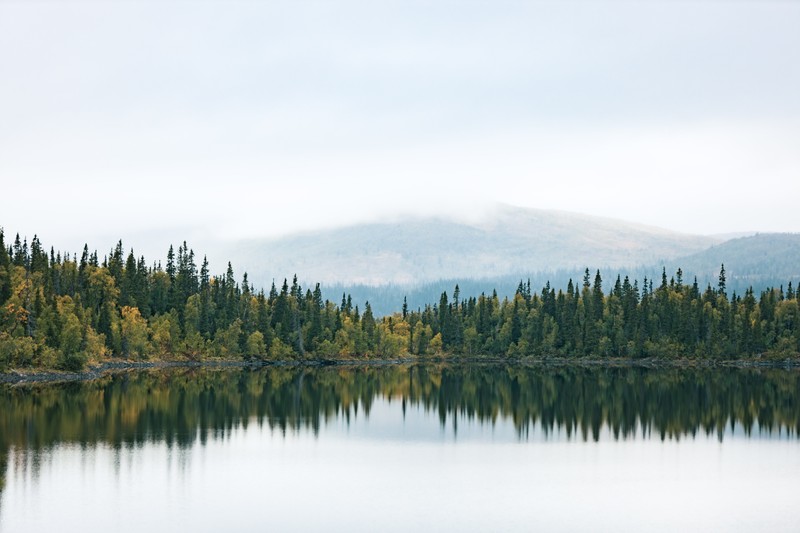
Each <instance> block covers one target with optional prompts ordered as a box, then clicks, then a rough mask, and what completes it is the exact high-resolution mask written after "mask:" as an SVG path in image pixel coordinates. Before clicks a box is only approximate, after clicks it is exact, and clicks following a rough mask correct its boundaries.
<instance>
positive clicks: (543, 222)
mask: <svg viewBox="0 0 800 533" xmlns="http://www.w3.org/2000/svg"><path fill="white" fill-rule="evenodd" d="M720 242H721V241H720V240H719V239H716V238H714V237H709V236H703V235H691V234H683V233H678V232H673V231H670V230H667V229H664V228H658V227H655V226H647V225H644V224H638V223H633V222H626V221H621V220H617V219H611V218H604V217H597V216H593V215H585V214H580V213H570V212H567V211H550V210H543V209H530V208H521V207H513V206H508V205H499V206H497V207H496V208H495V209H494V210H493V211H492V212H490V213H489V214H488V215H485V216H483V217H481V218H477V219H475V218H474V219H473V220H471V221H464V220H461V221H459V220H454V219H452V218H448V217H443V216H432V217H408V218H406V219H402V220H397V219H395V220H393V221H390V222H374V223H362V224H356V225H351V226H347V227H342V228H336V229H331V230H321V231H311V232H303V233H301V234H296V235H292V236H287V237H282V238H277V239H251V240H248V241H239V242H237V243H235V244H234V245H232V246H231V247H230V248H229V250H228V251H227V254H228V256H229V257H231V259H233V260H234V261H235V264H239V265H241V266H242V267H244V268H245V269H246V270H247V271H248V273H249V274H250V278H251V279H252V280H253V281H254V282H256V281H258V282H261V283H264V284H268V283H269V282H270V281H272V279H275V278H276V277H277V278H282V277H285V276H287V275H291V274H297V276H298V278H300V279H301V280H308V281H312V280H313V281H315V282H317V281H318V282H321V283H325V284H332V283H350V284H356V283H359V284H365V285H383V284H387V283H401V284H409V285H411V284H415V283H425V282H429V281H434V280H437V279H449V278H480V277H486V276H494V275H498V274H512V273H515V272H535V271H543V270H554V269H562V268H583V267H585V266H587V265H588V266H591V267H597V268H600V267H604V268H608V267H610V268H621V267H626V266H636V265H646V264H650V263H653V262H656V261H660V260H669V259H672V258H676V257H679V256H682V255H687V254H690V253H694V252H700V251H702V250H705V249H707V248H709V247H711V246H713V245H714V244H719V243H720Z"/></svg>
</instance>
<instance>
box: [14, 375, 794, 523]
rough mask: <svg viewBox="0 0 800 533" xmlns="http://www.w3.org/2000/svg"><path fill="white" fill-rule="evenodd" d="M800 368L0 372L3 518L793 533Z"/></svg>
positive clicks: (67, 520) (19, 520)
mask: <svg viewBox="0 0 800 533" xmlns="http://www.w3.org/2000/svg"><path fill="white" fill-rule="evenodd" d="M798 400H800V373H798V372H796V371H782V370H768V371H764V370H762V371H754V370H699V371H695V370H642V369H581V368H555V369H554V368H525V367H498V366H472V367H463V366H446V365H443V366H389V367H369V368H349V369H344V368H339V367H333V368H318V369H309V368H305V369H303V368H269V369H262V370H257V371H241V370H208V369H205V370H197V369H191V370H190V369H180V370H174V369H173V370H169V371H157V372H132V373H128V374H118V375H114V376H111V377H107V378H105V379H102V380H98V381H93V382H89V383H72V384H58V385H44V386H41V385H39V386H17V387H10V386H5V387H3V388H0V476H2V477H0V531H3V532H26V531H48V530H50V531H60V532H67V531H81V532H87V531H136V532H140V531H148V532H159V531H307V530H310V531H408V530H413V529H416V530H418V531H431V530H432V531H512V530H516V531H531V530H541V531H551V530H556V531H558V530H565V531H642V530H647V531H677V530H693V531H798V530H800V438H799V437H798V434H799V433H800V402H798Z"/></svg>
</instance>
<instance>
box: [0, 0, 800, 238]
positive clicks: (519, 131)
mask: <svg viewBox="0 0 800 533" xmlns="http://www.w3.org/2000/svg"><path fill="white" fill-rule="evenodd" d="M798 28H800V2H797V1H791V0H784V1H764V0H758V1H725V0H717V1H691V0H684V1H681V0H668V1H650V0H639V1H635V2H633V1H630V2H628V1H603V0H597V1H588V0H587V1H559V2H555V1H552V2H524V1H504V0H493V1H485V2H482V1H481V2H479V1H458V2H456V1H452V2H451V1H434V0H426V1H414V0H410V1H409V0H403V1H379V0H371V1H367V0H364V1H335V0H329V1H303V0H292V1H290V0H286V1H268V0H264V1H258V0H251V1H213V0H186V1H174V0H173V1H142V0H95V1H76V0H60V1H55V0H54V1H43V0H35V1H34V0H0V185H2V189H0V190H2V193H1V194H2V201H0V225H2V226H4V227H5V228H6V231H7V232H16V231H20V232H23V233H26V234H28V236H31V235H32V234H33V233H38V234H39V235H40V236H41V237H42V238H43V239H44V240H45V242H46V243H52V244H55V245H57V246H59V247H61V248H70V249H72V248H74V247H76V246H78V244H76V243H83V242H84V241H87V240H88V241H89V242H90V243H91V242H93V239H101V238H105V237H109V236H114V237H115V238H116V236H119V237H122V238H123V239H125V238H126V237H127V236H128V235H151V236H153V238H154V239H157V238H160V239H167V241H170V240H171V241H175V242H176V241H178V240H179V239H183V238H184V237H186V238H189V239H192V238H193V237H198V236H205V237H208V236H217V237H226V238H228V237H253V236H259V235H278V234H283V233H288V232H294V231H298V230H303V229H309V228H317V227H323V226H328V225H342V224H346V223H349V222H355V221H361V220H372V219H375V218H376V217H384V216H397V215H399V214H403V213H415V214H419V213H431V212H443V213H455V214H457V215H461V216H463V215H465V214H466V213H469V212H471V211H472V210H475V209H478V208H479V206H481V205H482V204H485V203H489V202H494V201H501V202H507V203H511V204H515V205H521V206H529V207H540V208H548V209H562V210H571V211H579V212H584V213H589V214H595V215H602V216H613V217H616V218H622V219H627V220H632V221H637V222H642V223H646V224H652V225H658V226H662V227H666V228H669V229H673V230H678V231H685V232H697V233H719V232H734V231H743V230H760V231H800V97H798V95H800V31H798ZM148 232H149V233H148ZM104 242H105V241H104ZM98 244H100V243H98Z"/></svg>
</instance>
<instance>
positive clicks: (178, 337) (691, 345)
mask: <svg viewBox="0 0 800 533" xmlns="http://www.w3.org/2000/svg"><path fill="white" fill-rule="evenodd" d="M198 263H199V265H198ZM798 304H799V302H798V293H797V292H796V291H795V289H794V288H793V287H792V284H791V283H789V284H788V285H787V286H786V288H785V289H784V287H779V288H763V289H759V290H758V292H756V291H755V290H754V289H752V288H751V289H748V290H747V291H745V293H744V294H736V293H731V294H729V293H728V290H727V288H726V280H725V269H724V266H723V267H722V268H721V271H720V275H719V281H718V283H717V285H716V286H713V287H712V286H710V285H709V286H706V287H700V286H698V284H697V281H696V280H685V279H683V275H682V272H681V270H680V269H679V270H678V271H677V272H676V273H674V274H670V275H668V274H667V273H666V272H663V274H662V276H661V279H660V280H652V279H643V280H641V282H640V281H639V280H630V279H628V278H627V277H625V278H623V279H620V277H619V276H618V277H616V279H613V280H604V279H603V278H602V276H601V273H600V272H599V271H597V272H595V273H590V271H589V270H588V269H587V270H586V272H585V274H584V276H583V279H580V280H576V281H575V282H573V281H572V280H570V282H569V283H568V284H567V286H566V287H559V288H556V287H551V286H550V284H549V283H548V284H546V285H545V286H544V287H543V288H542V289H541V290H534V289H532V288H531V285H530V282H527V283H525V282H523V281H521V282H520V283H519V286H518V288H517V291H516V294H515V295H514V297H513V298H512V299H508V298H504V299H502V300H501V299H500V298H498V296H497V294H496V293H495V294H492V295H486V294H481V295H480V296H478V297H474V296H469V297H466V296H465V297H463V298H462V296H461V294H460V291H459V288H458V286H455V288H454V290H453V292H452V293H451V294H447V293H443V294H442V295H441V297H440V299H439V301H438V302H432V303H430V304H429V305H426V306H424V308H418V309H416V310H412V309H408V306H407V305H406V304H405V303H404V302H398V311H397V312H395V313H393V314H392V315H391V316H384V317H381V318H376V317H375V316H374V315H373V312H372V309H371V308H370V305H369V303H366V304H365V305H364V309H359V308H358V306H354V305H353V303H352V299H351V298H350V297H349V296H348V295H343V296H342V298H341V302H339V303H335V302H332V301H330V300H328V299H324V298H323V295H322V291H321V289H320V286H319V284H317V285H316V286H315V287H314V289H313V290H312V289H310V288H303V287H301V286H300V284H299V283H298V281H297V278H296V277H295V278H294V279H293V281H292V282H291V283H289V282H288V281H287V280H284V281H283V283H282V284H281V285H280V287H277V286H275V284H273V285H272V287H271V288H270V289H269V291H265V290H264V289H259V290H256V288H255V287H253V285H252V284H251V283H250V282H249V281H248V279H247V274H243V275H242V276H241V278H240V279H237V278H236V277H235V275H234V270H233V268H232V266H231V265H230V263H229V264H228V266H227V269H226V271H225V272H224V273H222V274H219V275H216V274H212V273H211V272H210V270H209V265H208V261H207V260H206V259H205V258H203V259H202V260H198V257H197V256H196V255H195V253H194V251H193V250H192V249H190V248H189V247H188V246H187V245H186V243H185V242H184V243H183V244H182V245H180V246H178V249H177V251H175V249H174V248H173V247H170V249H169V252H168V254H167V257H166V262H165V263H163V264H162V263H161V262H160V261H157V262H154V263H148V262H147V260H146V259H145V258H144V257H138V258H137V257H136V256H135V255H134V253H133V251H128V252H127V253H126V251H125V249H124V248H123V245H122V242H120V243H118V244H117V246H116V247H115V248H114V249H113V250H111V251H110V252H109V253H108V254H107V255H104V256H103V257H102V259H100V256H99V255H98V253H97V252H96V251H93V252H90V251H89V248H88V246H85V247H84V249H83V251H82V253H81V254H80V256H78V255H77V254H73V255H70V254H68V253H60V252H55V250H54V249H53V248H50V249H49V251H47V250H46V249H45V247H44V246H43V245H42V244H41V242H40V241H39V239H38V238H37V237H34V238H33V239H32V240H31V242H30V243H28V242H27V240H20V238H19V236H18V235H17V237H16V238H15V239H14V242H13V243H11V244H7V243H6V241H5V237H4V235H3V233H2V230H0V369H9V368H19V369H23V368H60V369H66V370H79V369H82V368H84V367H85V365H87V364H88V363H91V364H96V363H100V362H103V361H105V360H107V359H109V358H111V357H115V358H123V359H127V360H164V359H178V360H190V361H201V360H215V359H216V360H303V359H337V358H343V359H359V358H376V359H391V358H398V357H414V356H426V355H453V356H472V357H479V356H493V357H497V358H506V357H507V358H518V357H526V356H533V357H550V356H554V357H563V358H591V359H604V358H625V359H639V358H659V359H667V358H687V359H713V360H733V359H756V358H762V357H764V358H772V359H778V358H781V359H782V358H786V357H795V356H797V355H798V352H800V310H799V309H798Z"/></svg>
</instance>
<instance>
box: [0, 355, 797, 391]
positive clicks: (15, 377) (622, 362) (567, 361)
mask: <svg viewBox="0 0 800 533" xmlns="http://www.w3.org/2000/svg"><path fill="white" fill-rule="evenodd" d="M425 364H455V365H507V366H529V367H544V368H548V367H576V368H581V367H583V368H587V367H590V368H646V369H652V370H658V369H673V368H679V369H680V368H684V369H700V368H705V369H714V368H716V369H722V368H726V369H727V368H739V369H777V370H798V369H800V359H798V358H787V359H783V360H773V359H771V360H763V359H741V360H717V359H702V360H698V359H657V358H650V359H625V358H621V359H580V358H564V357H523V358H500V357H488V356H487V357H480V356H441V357H422V358H420V357H415V358H395V359H309V360H302V361H295V360H285V361H262V360H253V361H242V360H216V361H213V360H212V361H188V360H187V361H180V360H173V361H170V360H167V361H126V360H122V359H120V360H111V361H106V362H103V363H100V364H98V365H95V366H90V367H88V368H87V369H85V370H82V371H79V372H69V371H61V370H49V369H48V370H44V369H42V370H35V369H24V370H20V369H12V370H8V371H5V372H0V384H10V385H15V384H28V383H60V382H77V381H92V380H95V379H100V378H102V377H105V376H107V375H111V374H117V373H123V372H130V371H133V370H158V369H166V368H239V369H261V368H268V367H309V368H318V367H327V366H337V367H369V366H393V365H425Z"/></svg>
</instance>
